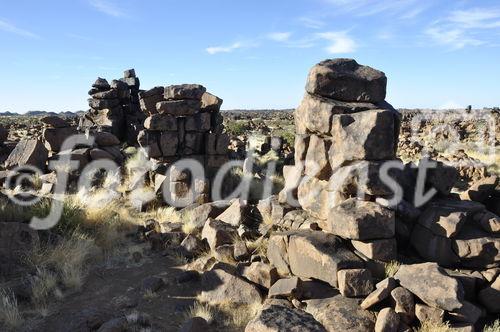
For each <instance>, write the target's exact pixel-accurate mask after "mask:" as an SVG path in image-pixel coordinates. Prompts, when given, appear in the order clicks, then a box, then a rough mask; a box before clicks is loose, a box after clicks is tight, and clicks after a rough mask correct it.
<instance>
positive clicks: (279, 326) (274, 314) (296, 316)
mask: <svg viewBox="0 0 500 332" xmlns="http://www.w3.org/2000/svg"><path fill="white" fill-rule="evenodd" d="M281 331H290V332H326V330H325V328H324V327H323V326H322V325H321V324H320V323H319V322H317V321H316V320H315V319H314V318H313V317H312V316H311V315H310V314H308V313H306V312H304V311H302V310H300V309H295V308H290V307H288V306H285V305H277V304H271V305H268V306H265V307H264V308H263V309H262V310H261V311H260V312H259V314H258V315H257V316H256V317H255V318H254V319H252V320H251V321H250V322H249V323H248V325H247V326H246V328H245V332H281Z"/></svg>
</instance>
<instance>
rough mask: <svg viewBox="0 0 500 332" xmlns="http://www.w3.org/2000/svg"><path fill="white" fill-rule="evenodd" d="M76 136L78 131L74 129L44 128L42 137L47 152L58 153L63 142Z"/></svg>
mask: <svg viewBox="0 0 500 332" xmlns="http://www.w3.org/2000/svg"><path fill="white" fill-rule="evenodd" d="M76 134H78V131H77V130H76V128H74V127H64V128H44V129H43V133H42V136H43V139H44V141H45V147H46V148H47V150H49V151H54V152H59V151H61V148H62V145H63V143H64V141H66V139H68V138H69V137H71V136H73V135H76Z"/></svg>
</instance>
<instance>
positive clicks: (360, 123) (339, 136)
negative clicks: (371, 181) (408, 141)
mask: <svg viewBox="0 0 500 332" xmlns="http://www.w3.org/2000/svg"><path fill="white" fill-rule="evenodd" d="M397 117H398V115H397V113H396V112H395V111H394V110H383V109H378V110H370V111H365V112H360V113H354V114H340V115H334V116H333V117H332V130H331V135H332V136H333V140H332V145H331V147H330V152H329V156H330V166H331V167H332V169H333V170H334V171H335V170H336V169H337V168H338V167H340V166H344V165H345V164H348V163H350V162H352V161H355V160H386V159H394V158H395V154H396V147H397V135H398V122H397V121H398V120H397Z"/></svg>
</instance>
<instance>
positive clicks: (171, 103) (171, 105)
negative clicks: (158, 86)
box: [156, 99, 201, 117]
mask: <svg viewBox="0 0 500 332" xmlns="http://www.w3.org/2000/svg"><path fill="white" fill-rule="evenodd" d="M200 108H201V102H200V101H199V100H192V99H184V100H167V101H160V102H159V103H157V104H156V110H157V111H158V113H161V114H170V115H173V116H176V117H178V116H189V115H193V114H196V113H198V112H199V111H200Z"/></svg>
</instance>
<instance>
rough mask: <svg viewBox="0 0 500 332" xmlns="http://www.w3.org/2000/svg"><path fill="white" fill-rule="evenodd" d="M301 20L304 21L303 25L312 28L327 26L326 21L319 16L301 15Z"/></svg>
mask: <svg viewBox="0 0 500 332" xmlns="http://www.w3.org/2000/svg"><path fill="white" fill-rule="evenodd" d="M299 22H300V23H302V25H303V26H305V27H306V28H310V29H321V28H322V27H324V26H325V22H323V21H322V20H320V19H318V18H313V17H306V16H303V17H300V18H299Z"/></svg>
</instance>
